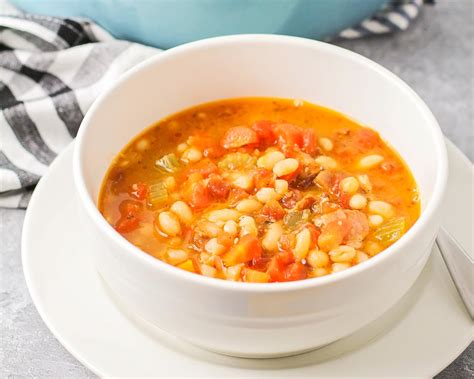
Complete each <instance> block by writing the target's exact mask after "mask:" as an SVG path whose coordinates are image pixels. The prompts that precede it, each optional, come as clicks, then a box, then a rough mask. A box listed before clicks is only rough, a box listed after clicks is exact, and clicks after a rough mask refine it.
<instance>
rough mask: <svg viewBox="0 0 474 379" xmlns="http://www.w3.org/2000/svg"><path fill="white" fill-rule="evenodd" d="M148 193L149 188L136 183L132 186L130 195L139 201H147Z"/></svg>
mask: <svg viewBox="0 0 474 379" xmlns="http://www.w3.org/2000/svg"><path fill="white" fill-rule="evenodd" d="M147 193H148V187H147V185H146V184H143V183H134V184H132V186H131V188H130V190H129V191H128V194H129V195H130V196H131V197H133V198H134V199H137V200H145V198H146V195H147Z"/></svg>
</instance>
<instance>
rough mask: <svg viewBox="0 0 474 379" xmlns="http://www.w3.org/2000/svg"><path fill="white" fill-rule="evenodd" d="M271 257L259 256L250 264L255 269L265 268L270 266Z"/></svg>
mask: <svg viewBox="0 0 474 379" xmlns="http://www.w3.org/2000/svg"><path fill="white" fill-rule="evenodd" d="M270 259H271V258H270V257H269V256H259V257H256V258H254V259H252V261H251V262H250V264H249V266H250V267H252V268H253V269H255V270H265V269H266V268H267V266H268V263H269V262H270Z"/></svg>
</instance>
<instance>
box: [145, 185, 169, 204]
mask: <svg viewBox="0 0 474 379" xmlns="http://www.w3.org/2000/svg"><path fill="white" fill-rule="evenodd" d="M147 200H148V205H149V206H150V207H152V208H157V207H159V206H160V205H163V204H164V203H166V202H167V201H168V190H167V189H166V186H165V183H164V182H163V181H158V182H155V183H153V184H151V185H150V187H149V191H148V195H147Z"/></svg>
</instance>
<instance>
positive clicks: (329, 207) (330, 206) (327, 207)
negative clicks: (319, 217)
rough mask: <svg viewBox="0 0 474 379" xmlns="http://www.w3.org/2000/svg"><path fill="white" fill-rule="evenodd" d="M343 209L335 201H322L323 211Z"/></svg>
mask: <svg viewBox="0 0 474 379" xmlns="http://www.w3.org/2000/svg"><path fill="white" fill-rule="evenodd" d="M338 209H341V207H340V205H339V204H336V203H333V202H332V201H325V202H323V203H321V213H331V212H334V211H337V210H338Z"/></svg>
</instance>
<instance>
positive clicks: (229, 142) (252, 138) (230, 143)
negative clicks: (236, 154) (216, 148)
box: [221, 126, 258, 149]
mask: <svg viewBox="0 0 474 379" xmlns="http://www.w3.org/2000/svg"><path fill="white" fill-rule="evenodd" d="M256 144H258V136H257V133H256V132H255V131H254V130H253V129H250V128H248V127H246V126H236V127H233V128H230V129H229V130H227V132H226V133H225V134H224V137H223V138H222V141H221V145H222V147H224V148H225V149H235V148H238V147H241V146H245V145H256Z"/></svg>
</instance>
